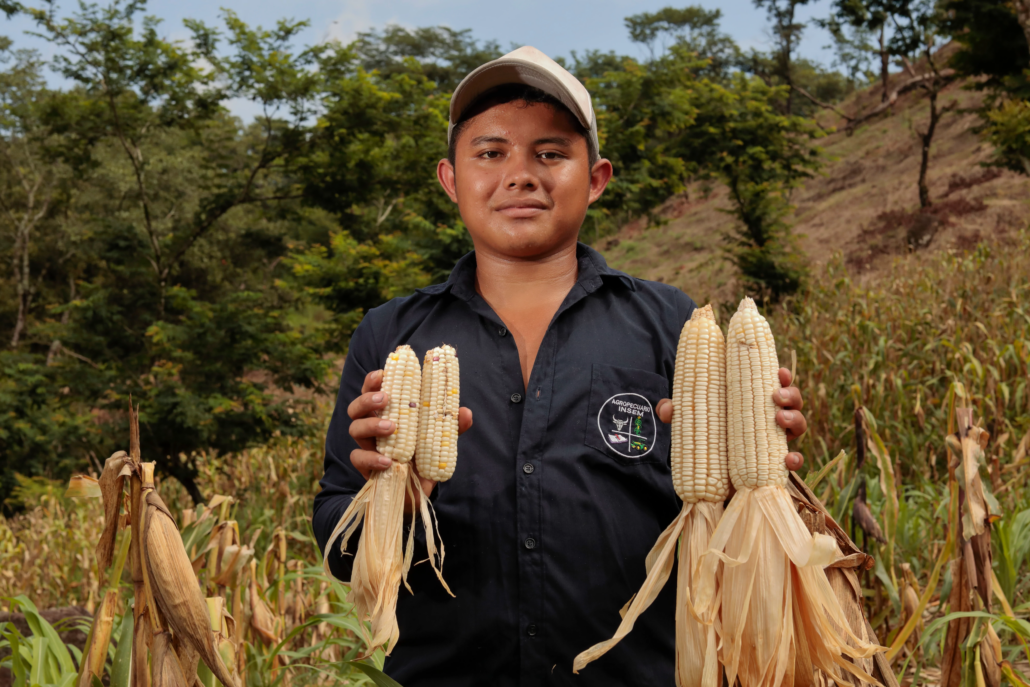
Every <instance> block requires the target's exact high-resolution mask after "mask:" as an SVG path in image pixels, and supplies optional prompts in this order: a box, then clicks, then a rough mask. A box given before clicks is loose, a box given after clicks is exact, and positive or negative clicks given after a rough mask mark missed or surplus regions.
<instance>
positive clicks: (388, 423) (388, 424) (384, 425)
mask: <svg viewBox="0 0 1030 687" xmlns="http://www.w3.org/2000/svg"><path fill="white" fill-rule="evenodd" d="M379 429H393V420H380V421H379Z"/></svg>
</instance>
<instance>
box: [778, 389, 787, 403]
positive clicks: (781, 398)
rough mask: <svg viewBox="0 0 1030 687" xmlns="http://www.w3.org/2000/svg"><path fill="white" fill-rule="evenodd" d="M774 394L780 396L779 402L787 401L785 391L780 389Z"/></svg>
mask: <svg viewBox="0 0 1030 687" xmlns="http://www.w3.org/2000/svg"><path fill="white" fill-rule="evenodd" d="M776 393H778V394H779V395H780V400H781V401H786V400H787V392H786V391H785V390H783V389H780V390H779V391H777V392H776Z"/></svg>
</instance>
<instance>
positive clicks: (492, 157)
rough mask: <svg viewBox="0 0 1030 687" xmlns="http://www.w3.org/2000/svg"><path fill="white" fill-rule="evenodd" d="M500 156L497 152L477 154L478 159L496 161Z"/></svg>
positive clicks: (489, 151) (488, 151)
mask: <svg viewBox="0 0 1030 687" xmlns="http://www.w3.org/2000/svg"><path fill="white" fill-rule="evenodd" d="M500 156H501V153H500V151H498V150H487V151H484V152H482V153H480V154H479V157H482V158H486V159H487V160H496V159H497V158H499V157H500Z"/></svg>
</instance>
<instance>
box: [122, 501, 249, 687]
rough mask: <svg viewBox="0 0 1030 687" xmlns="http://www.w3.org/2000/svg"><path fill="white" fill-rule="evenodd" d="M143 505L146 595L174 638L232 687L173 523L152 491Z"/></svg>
mask: <svg viewBox="0 0 1030 687" xmlns="http://www.w3.org/2000/svg"><path fill="white" fill-rule="evenodd" d="M146 506H147V508H146V520H145V522H144V523H143V527H144V528H145V529H144V536H143V547H142V555H143V559H144V564H145V567H146V573H147V578H148V580H149V581H150V584H149V585H148V586H149V590H150V594H151V595H152V596H153V598H154V601H155V602H156V604H157V607H158V608H159V609H160V611H161V614H162V615H163V616H164V619H165V620H166V621H167V623H168V625H169V626H170V627H171V628H172V631H173V632H175V635H176V637H178V638H179V639H180V640H181V641H183V642H186V643H188V644H190V645H191V646H192V647H193V649H194V650H195V651H196V652H197V653H198V654H200V657H201V659H203V661H204V663H205V664H207V666H208V668H210V669H211V672H212V673H214V675H215V677H217V678H218V679H219V680H220V681H221V682H222V684H224V685H225V686H226V687H236V681H235V678H234V677H233V676H232V674H231V673H230V672H229V669H228V668H227V667H226V666H225V664H224V663H223V662H222V659H221V657H220V656H219V655H218V651H217V649H216V647H215V643H214V640H213V638H212V636H211V630H210V627H209V621H208V613H207V605H206V604H205V602H204V597H203V595H202V594H201V593H200V584H199V582H198V581H197V576H196V575H195V574H194V572H193V566H192V565H191V564H190V559H189V556H187V555H186V550H185V549H184V548H183V546H182V539H181V538H180V537H179V531H178V530H177V529H176V527H175V521H174V520H173V518H172V515H171V513H170V512H169V511H168V508H167V507H166V506H165V505H164V502H163V501H161V497H160V496H158V495H157V493H156V492H154V491H148V492H147V494H146Z"/></svg>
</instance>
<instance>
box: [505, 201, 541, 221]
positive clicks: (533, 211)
mask: <svg viewBox="0 0 1030 687" xmlns="http://www.w3.org/2000/svg"><path fill="white" fill-rule="evenodd" d="M546 210H547V205H546V204H544V203H543V202H542V201H539V200H530V199H528V198H527V199H525V200H509V201H507V202H505V203H501V204H500V205H499V206H497V211H498V212H500V213H501V214H502V215H505V216H507V217H511V218H512V219H526V218H529V217H536V216H537V215H540V214H542V213H544V212H545V211H546Z"/></svg>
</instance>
